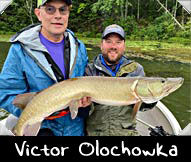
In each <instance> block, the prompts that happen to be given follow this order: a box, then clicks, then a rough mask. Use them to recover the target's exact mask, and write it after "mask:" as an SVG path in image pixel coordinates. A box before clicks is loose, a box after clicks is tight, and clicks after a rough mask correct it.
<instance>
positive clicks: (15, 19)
mask: <svg viewBox="0 0 191 162" xmlns="http://www.w3.org/2000/svg"><path fill="white" fill-rule="evenodd" d="M159 2H160V3H161V4H163V5H164V6H165V8H166V9H168V12H169V13H168V12H167V11H166V10H165V8H163V7H161V5H160V3H159ZM36 3H37V2H36V0H15V1H13V3H12V4H11V6H9V7H8V8H7V9H6V11H5V12H4V13H3V14H2V15H0V34H7V33H10V32H17V31H19V30H21V29H22V28H24V27H26V26H28V25H30V24H32V23H38V21H37V18H36V16H35V15H34V12H33V10H34V8H35V7H36V6H37V4H36ZM173 18H174V19H175V20H177V21H178V22H179V23H180V25H181V26H182V27H183V29H182V28H181V27H180V26H179V25H178V24H177V23H176V22H175V21H174V19H173ZM113 23H115V24H119V25H121V26H122V27H123V28H124V29H125V31H126V35H127V38H128V39H132V40H168V39H172V40H173V39H176V38H181V39H182V40H189V39H191V15H189V14H188V13H187V12H186V11H185V10H184V9H183V7H182V6H181V5H180V4H179V3H178V2H177V0H73V4H72V10H71V13H70V20H69V28H70V29H71V30H73V31H74V32H77V33H79V34H81V35H82V36H85V37H101V32H102V31H103V29H104V28H105V27H106V26H107V25H109V24H113Z"/></svg>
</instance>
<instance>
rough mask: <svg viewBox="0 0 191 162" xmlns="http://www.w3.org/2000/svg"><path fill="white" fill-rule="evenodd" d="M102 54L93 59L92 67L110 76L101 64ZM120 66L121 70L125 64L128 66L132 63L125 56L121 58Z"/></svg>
mask: <svg viewBox="0 0 191 162" xmlns="http://www.w3.org/2000/svg"><path fill="white" fill-rule="evenodd" d="M101 55H102V54H99V55H98V56H97V57H96V58H95V59H94V65H95V67H96V68H97V69H98V70H100V71H102V72H105V73H107V74H108V75H111V73H110V72H109V71H108V69H107V68H106V67H105V66H104V65H103V64H102V63H101V59H100V58H101V57H100V56H101ZM122 62H123V63H122V64H121V66H120V68H122V67H123V66H125V65H127V64H130V63H132V62H133V61H132V60H129V59H128V58H127V57H125V56H122Z"/></svg>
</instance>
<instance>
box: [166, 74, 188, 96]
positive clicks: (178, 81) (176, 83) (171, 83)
mask: <svg viewBox="0 0 191 162" xmlns="http://www.w3.org/2000/svg"><path fill="white" fill-rule="evenodd" d="M183 83H184V78H181V77H179V78H168V83H167V86H166V88H165V90H164V92H167V94H169V93H171V92H174V91H175V90H177V89H178V88H179V87H181V85H182V84H183Z"/></svg>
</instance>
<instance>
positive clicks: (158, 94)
mask: <svg viewBox="0 0 191 162" xmlns="http://www.w3.org/2000/svg"><path fill="white" fill-rule="evenodd" d="M183 82H184V79H183V78H181V77H179V78H145V79H143V80H141V81H140V82H138V85H137V87H136V92H137V94H138V96H139V98H140V99H141V100H142V101H143V102H145V103H154V102H157V101H159V100H161V99H162V98H164V97H166V96H168V95H169V94H170V93H172V92H174V91H175V90H177V89H178V88H179V87H180V86H181V85H182V84H183Z"/></svg>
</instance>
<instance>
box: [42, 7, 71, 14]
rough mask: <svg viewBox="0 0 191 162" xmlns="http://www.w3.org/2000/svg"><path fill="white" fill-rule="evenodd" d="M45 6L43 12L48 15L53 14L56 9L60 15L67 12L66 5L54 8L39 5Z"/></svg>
mask: <svg viewBox="0 0 191 162" xmlns="http://www.w3.org/2000/svg"><path fill="white" fill-rule="evenodd" d="M41 7H43V8H45V12H46V13H47V14H49V15H54V14H55V13H56V9H58V10H59V12H60V14H61V15H66V14H67V13H68V10H69V9H68V7H67V6H62V7H60V8H56V7H54V6H41Z"/></svg>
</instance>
